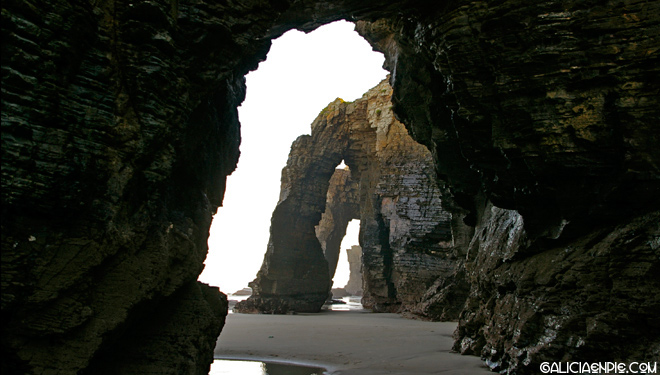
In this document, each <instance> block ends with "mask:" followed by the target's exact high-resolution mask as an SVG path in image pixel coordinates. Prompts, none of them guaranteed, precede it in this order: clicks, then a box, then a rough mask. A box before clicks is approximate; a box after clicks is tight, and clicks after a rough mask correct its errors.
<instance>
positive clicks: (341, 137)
mask: <svg viewBox="0 0 660 375" xmlns="http://www.w3.org/2000/svg"><path fill="white" fill-rule="evenodd" d="M391 96H392V89H391V87H390V86H389V84H388V82H387V80H385V81H383V82H381V83H380V84H379V85H377V86H376V87H374V88H372V89H371V90H369V91H368V92H367V93H366V94H364V95H363V97H362V98H360V99H358V100H356V101H355V102H352V103H346V102H344V101H343V100H341V99H337V100H335V101H334V102H332V103H330V104H329V105H328V106H327V107H326V108H325V109H323V110H322V111H321V113H320V114H319V116H318V117H317V118H316V119H315V120H314V122H313V123H312V132H311V135H303V136H300V137H299V138H298V139H296V141H295V142H294V143H293V145H292V146H291V152H290V154H289V160H288V161H287V165H286V167H285V168H284V169H283V170H282V186H281V192H280V200H279V202H278V204H277V207H276V208H275V211H274V212H273V216H272V219H271V231H270V233H271V238H270V241H269V243H268V249H267V251H266V255H265V257H264V262H263V265H262V267H261V269H260V270H259V272H258V274H257V278H256V279H255V280H254V281H253V282H251V283H250V286H251V287H252V290H253V294H252V296H251V297H250V298H249V299H248V300H246V301H244V302H240V303H239V304H237V305H236V307H235V310H236V311H239V312H265V313H273V312H275V313H288V312H291V311H297V312H318V311H319V310H320V309H321V307H322V306H323V303H324V302H325V301H326V300H327V299H328V298H329V296H330V287H331V279H332V276H333V275H334V270H335V268H336V265H337V257H338V254H339V246H340V244H341V239H342V238H343V235H344V234H345V232H346V226H347V225H348V222H349V221H350V220H351V219H354V218H357V219H360V223H361V224H360V246H361V247H362V259H363V262H362V273H363V278H364V280H363V286H364V297H363V305H365V306H366V307H368V308H372V309H373V310H375V311H380V312H386V311H387V312H399V311H411V310H415V311H420V310H418V309H414V308H413V306H415V305H416V304H417V303H419V302H421V298H422V296H423V294H424V291H425V290H426V289H427V288H428V286H429V285H431V284H433V282H434V281H435V280H437V279H439V278H441V279H443V280H445V279H446V278H447V277H448V276H450V275H455V274H456V272H458V270H459V269H462V268H463V262H462V258H463V257H464V256H465V253H462V251H464V250H465V249H466V248H467V243H458V244H455V243H454V238H453V236H452V232H454V231H461V230H464V227H465V225H464V224H462V223H461V221H460V220H453V218H452V215H451V214H450V213H449V212H448V211H446V210H445V209H443V208H442V206H441V194H442V193H441V191H440V189H439V188H438V186H437V185H436V181H435V178H434V177H433V176H432V175H433V160H432V159H431V155H430V153H429V151H428V150H427V149H426V148H425V147H424V146H422V145H420V144H418V143H417V142H415V141H414V140H413V139H412V138H411V137H410V136H409V135H408V133H407V131H406V129H405V127H404V126H403V124H401V123H400V122H399V121H397V120H396V119H395V118H394V113H393V112H392V109H391V108H392V105H391ZM342 160H345V162H346V165H348V166H349V167H350V171H348V170H337V169H335V166H336V165H337V164H339V162H340V161H342ZM459 217H460V215H459ZM452 225H453V226H454V227H455V228H452ZM452 229H453V230H452ZM329 263H330V264H329ZM326 270H327V271H326ZM460 274H461V275H463V276H464V273H460ZM455 285H460V287H462V288H463V291H462V292H458V293H455V296H463V298H462V299H461V298H456V299H455V300H453V301H447V300H445V301H443V303H444V304H447V305H450V306H451V307H453V308H452V309H451V310H452V311H454V315H453V316H445V318H449V319H451V318H454V319H456V318H457V317H458V312H460V310H461V307H462V305H463V302H464V301H465V296H466V295H467V286H466V284H465V283H464V282H463V283H460V282H458V283H456V284H455ZM447 287H448V288H451V287H450V286H447ZM437 304H438V305H439V304H441V303H440V302H438V303H437ZM441 309H442V308H441Z"/></svg>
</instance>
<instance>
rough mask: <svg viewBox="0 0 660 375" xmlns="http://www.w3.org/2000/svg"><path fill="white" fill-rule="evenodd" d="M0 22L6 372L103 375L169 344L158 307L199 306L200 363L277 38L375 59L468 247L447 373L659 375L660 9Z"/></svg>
mask: <svg viewBox="0 0 660 375" xmlns="http://www.w3.org/2000/svg"><path fill="white" fill-rule="evenodd" d="M2 9H3V11H2V41H3V42H2V54H1V58H2V67H1V70H2V111H1V116H2V172H1V173H2V181H1V183H2V189H1V191H0V197H1V199H2V201H1V203H2V224H1V225H2V228H1V229H2V240H1V241H2V321H3V326H2V335H1V336H2V339H1V340H2V354H3V355H2V371H3V372H8V373H11V372H15V373H44V372H46V371H49V372H52V373H59V374H76V373H82V372H84V371H85V369H89V371H92V370H95V369H99V368H103V367H104V365H105V364H107V363H109V362H108V361H111V360H112V359H111V358H112V356H108V355H107V354H108V353H121V352H122V350H121V348H122V347H123V346H125V345H126V344H127V343H128V342H130V340H131V339H132V336H131V333H130V332H135V331H136V330H137V328H138V327H140V329H144V330H147V329H148V327H149V326H152V324H153V322H159V323H163V322H162V321H161V320H159V319H156V316H159V317H161V316H164V315H161V314H162V313H163V312H162V310H161V309H159V308H158V307H159V306H165V305H167V306H172V305H178V304H181V306H191V309H192V310H190V311H199V312H201V311H204V310H205V309H201V308H200V309H199V310H195V309H197V307H199V305H198V304H197V303H188V302H186V301H190V300H197V301H199V303H200V304H206V305H207V306H208V309H209V310H206V311H207V312H206V313H204V314H205V315H206V318H204V319H201V320H200V321H201V322H204V323H202V324H201V325H200V327H202V326H204V327H213V328H209V329H206V330H204V332H206V333H205V334H206V336H207V337H206V340H202V341H203V342H210V340H212V339H215V337H216V336H217V333H218V332H219V330H220V326H221V324H222V314H223V313H224V312H223V311H226V308H225V307H223V306H224V304H223V302H222V301H223V297H222V295H221V294H220V293H218V292H217V291H213V290H208V292H209V293H206V292H203V293H202V295H204V296H206V297H204V298H201V297H200V298H198V299H195V297H193V296H194V295H195V294H196V293H197V291H199V290H207V288H206V287H204V286H202V285H197V288H192V287H190V285H191V283H194V281H195V279H196V277H197V276H198V275H199V273H200V271H201V269H202V263H203V260H204V257H205V254H206V238H207V236H208V227H209V224H210V220H211V215H212V214H213V213H214V212H215V210H216V208H217V206H218V205H220V204H221V202H222V195H223V191H224V181H225V176H226V175H227V174H228V173H230V172H231V171H232V170H233V168H234V167H235V163H236V159H237V157H238V144H239V139H240V137H239V129H238V120H237V115H236V106H237V105H238V104H239V103H240V102H241V101H242V99H243V94H244V89H245V86H244V81H243V76H244V74H245V73H246V72H248V71H249V70H250V69H254V68H256V66H257V63H258V61H260V60H262V59H264V58H265V54H266V51H267V49H268V47H269V43H270V40H271V39H272V38H275V37H277V36H279V35H281V33H283V32H284V31H286V30H288V29H291V28H299V29H301V30H312V29H314V28H315V27H317V26H319V25H321V24H323V23H327V22H331V21H333V20H336V19H341V18H346V19H350V20H355V21H361V22H359V29H360V31H361V32H362V34H363V35H364V36H365V37H366V38H367V39H369V40H370V41H371V43H372V45H373V46H374V47H376V48H378V49H380V50H382V51H383V52H384V53H385V55H386V58H387V66H388V69H389V70H390V71H391V73H392V78H391V83H392V86H393V89H394V94H393V102H394V111H395V113H396V114H397V116H398V118H399V119H400V120H401V121H402V122H403V123H404V124H405V125H406V127H407V128H408V129H409V132H410V134H411V135H412V137H413V138H414V139H416V140H417V141H419V142H421V143H423V144H424V145H426V146H427V147H428V148H429V150H430V151H431V154H432V158H433V159H432V160H433V163H434V167H435V171H434V172H435V173H434V174H433V176H435V177H437V178H438V180H439V182H438V186H439V187H440V188H441V189H442V190H443V195H442V196H443V205H445V206H446V208H447V209H448V210H450V211H451V212H452V214H453V215H454V214H456V215H455V216H453V218H454V220H455V218H456V217H463V216H464V219H465V222H466V223H468V224H469V225H470V227H471V228H477V230H476V232H475V237H474V240H472V238H471V237H472V235H471V230H470V229H469V228H465V229H464V230H461V231H457V232H455V233H454V239H455V240H456V238H458V239H459V241H461V242H462V243H467V244H468V245H469V246H468V245H465V247H462V248H463V249H465V251H467V250H468V249H469V250H470V252H469V253H468V254H469V257H468V258H467V261H466V264H465V272H466V277H467V279H468V281H469V282H470V287H471V292H470V296H469V299H468V301H467V304H466V308H465V310H464V312H463V314H462V316H461V321H460V323H459V329H458V337H457V340H458V341H457V342H458V343H460V346H461V350H464V351H466V352H473V353H476V354H481V355H484V356H485V357H486V358H487V359H488V360H489V361H490V362H491V363H494V364H496V365H497V366H499V367H500V368H502V371H509V372H510V373H521V374H522V373H534V372H535V371H536V369H537V367H536V368H535V367H534V365H535V363H536V362H537V361H538V360H540V359H541V358H553V359H555V360H560V359H564V360H580V359H588V358H599V359H600V358H623V359H626V360H640V359H643V358H657V357H658V355H659V354H658V353H660V349H659V347H660V344H659V341H658V337H660V328H659V325H658V324H657V314H654V313H653V312H655V311H658V310H660V303H659V302H658V300H657V297H655V296H657V294H658V293H657V290H658V276H657V275H658V274H659V273H658V263H659V262H660V261H659V260H658V252H659V251H660V250H659V246H658V238H659V237H658V233H657V217H656V216H654V215H657V211H658V210H660V202H659V199H658V196H660V194H658V193H659V192H660V186H659V185H660V183H659V181H660V171H659V169H658V165H660V151H659V150H660V148H659V147H658V143H659V137H660V132H658V129H657V124H658V123H660V103H659V101H660V99H659V95H658V91H659V89H660V87H659V86H658V85H660V83H659V82H660V80H659V79H657V77H658V76H659V75H660V74H659V69H660V61H659V60H660V58H659V57H658V56H659V55H658V49H659V48H660V41H659V40H658V38H657V35H659V34H660V30H659V29H660V23H658V19H659V18H660V3H658V2H657V1H650V2H637V1H628V0H624V1H618V2H586V1H571V0H569V1H544V2H527V1H522V0H506V1H500V2H497V3H492V2H489V3H484V2H470V1H462V0H461V1H454V2H450V3H442V4H438V2H437V1H415V2H408V1H387V2H385V1H352V0H345V1H332V2H329V1H327V2H326V1H297V2H295V3H294V2H290V1H286V0H284V1H278V2H270V3H268V4H265V3H264V2H261V1H241V2H240V4H237V3H230V2H216V1H214V2H205V1H196V2H186V1H178V2H168V1H123V0H122V1H119V0H116V1H113V0H107V1H95V2H84V1H83V2H67V1H36V0H35V1H16V0H7V1H4V2H3V5H2ZM489 202H491V203H489ZM492 206H495V207H497V208H496V209H493V208H492ZM500 210H504V211H500ZM374 212H375V211H374ZM498 223H499V224H498ZM374 224H376V225H377V224H378V223H377V222H376V223H373V222H365V223H363V225H365V226H373V225H374ZM506 233H509V234H506ZM374 240H375V239H371V238H368V239H367V241H370V243H377V242H376V241H374ZM470 243H472V245H470ZM482 244H483V245H482ZM491 248H492V249H501V250H498V251H496V252H494V253H493V257H490V256H489V254H490V251H491ZM562 251H563V252H565V253H566V255H565V256H566V258H565V259H570V260H572V261H573V260H575V264H573V265H571V266H570V267H569V268H566V269H565V270H564V268H562V269H561V270H560V268H561V267H563V266H558V265H556V264H555V263H556V262H559V263H560V264H561V260H560V257H559V254H560V253H561V252H562ZM475 252H476V253H475ZM546 253H547V254H546ZM512 254H513V255H512ZM541 260H555V261H556V262H555V263H550V264H548V263H547V262H542V261H541ZM564 263H565V262H564ZM605 265H607V266H605ZM544 272H547V273H548V275H551V276H548V275H545V273H544ZM385 273H387V272H385ZM380 274H382V272H381V273H380ZM532 274H534V275H536V274H538V275H539V277H538V278H537V277H534V278H533V280H534V281H533V282H531V281H530V280H532V279H530V278H529V275H532ZM541 275H544V276H543V277H541ZM523 276H524V277H523ZM546 276H547V277H546ZM369 277H372V276H369ZM376 279H377V278H374V280H376ZM500 280H505V281H504V282H501V281H500ZM514 280H528V281H525V282H519V281H514ZM547 280H550V281H547ZM552 280H555V281H552ZM553 282H556V284H552V283H553ZM431 288H435V289H436V290H437V291H438V293H439V294H442V293H443V291H444V290H445V289H444V286H443V284H442V283H436V284H433V285H431ZM375 290H376V289H375V288H374V289H372V292H373V291H375ZM381 290H382V291H387V290H394V289H392V288H390V286H388V284H387V283H383V285H382V289H381ZM427 291H428V290H427ZM378 293H380V292H378ZM425 293H426V292H425ZM209 294H212V295H214V296H215V297H213V298H210V296H209ZM372 295H374V294H373V293H372ZM378 295H380V294H378ZM447 295H449V294H447ZM498 295H500V296H502V299H501V300H498V299H497V296H498ZM434 296H435V294H434V293H429V294H428V295H427V297H428V298H427V301H428V302H429V304H427V305H425V306H427V307H428V308H429V309H431V310H433V308H432V307H433V306H434V304H433V303H432V301H433V298H434ZM207 297H208V298H207ZM578 297H579V298H581V299H583V300H586V301H587V302H588V303H587V302H579V301H578V302H577V303H576V304H575V305H570V301H571V299H572V298H578ZM374 298H375V297H374ZM379 298H380V297H379ZM610 299H611V300H612V301H615V302H616V303H609V302H607V303H605V302H603V301H609V300H610ZM177 301H179V302H177ZM204 301H206V302H204ZM592 302H593V303H592ZM387 303H388V302H387V298H384V299H382V300H381V301H380V306H386V305H387ZM569 305H570V306H569ZM193 306H197V307H193ZM392 306H394V305H392ZM594 306H597V309H598V312H596V310H595V309H596V307H594ZM427 307H423V308H424V309H426V308H427ZM623 308H625V311H623V310H622V309H623ZM211 310H212V311H213V312H211ZM181 316H185V317H186V318H183V319H184V320H186V323H185V324H188V323H190V322H189V320H188V319H189V318H188V317H189V316H190V315H189V314H184V315H181ZM179 317H180V316H176V317H175V316H172V317H171V319H179ZM519 317H520V318H521V319H520V321H521V322H522V323H518V318H519ZM214 319H216V323H213V324H211V322H212V321H213V320H214ZM180 323H181V324H184V323H183V322H180ZM190 324H191V325H193V326H194V324H195V323H194V322H193V323H190ZM498 324H499V325H498ZM161 325H162V324H161ZM152 327H154V329H156V330H157V329H158V327H155V326H152ZM200 327H198V328H195V329H199V328H200ZM494 327H495V328H494ZM497 327H501V331H497V330H495V329H500V328H497ZM191 329H192V331H193V332H194V331H195V329H193V328H192V327H191ZM555 331H556V335H555V334H554V333H553V332H555ZM518 332H520V334H518ZM571 337H573V338H572V339H571ZM585 337H586V338H585ZM579 338H583V339H584V340H580V339H579ZM170 340H171V343H172V345H174V346H177V345H179V343H178V341H179V339H178V338H176V337H174V336H171V337H170ZM186 340H188V339H183V338H182V339H181V342H184V341H186ZM470 340H472V342H470ZM188 342H192V341H188ZM203 342H198V343H196V344H193V345H190V346H186V345H183V346H179V347H180V348H183V347H184V346H185V347H187V348H188V349H186V351H188V350H189V351H190V352H189V353H188V354H187V355H185V356H184V357H185V358H180V359H179V360H176V361H178V364H179V367H178V368H179V369H182V370H181V372H184V373H204V371H205V370H207V369H208V361H209V360H210V349H209V348H208V345H206V344H203ZM625 342H629V343H635V345H630V346H629V347H628V349H622V345H623V344H622V343H625ZM537 343H540V344H538V345H537ZM642 346H643V347H642ZM463 348H465V349H463ZM519 348H527V349H523V350H522V351H521V352H519ZM516 353H523V354H522V355H518V354H516ZM118 355H119V354H118ZM123 358H126V357H123ZM200 358H206V359H204V360H202V359H200ZM131 360H132V361H136V362H135V364H134V365H135V366H140V364H139V361H149V360H151V359H149V358H147V357H146V356H145V357H144V358H132V359H131ZM127 368H128V367H127ZM136 368H137V367H136Z"/></svg>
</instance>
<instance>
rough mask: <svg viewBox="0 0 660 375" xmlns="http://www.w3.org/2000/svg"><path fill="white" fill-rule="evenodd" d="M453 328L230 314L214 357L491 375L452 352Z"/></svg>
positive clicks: (336, 315)
mask: <svg viewBox="0 0 660 375" xmlns="http://www.w3.org/2000/svg"><path fill="white" fill-rule="evenodd" d="M455 328H456V323H447V322H424V321H418V320H410V319H404V318H402V317H400V316H399V315H397V314H374V313H371V312H369V311H365V310H354V311H324V312H322V313H319V314H297V315H261V314H229V316H228V317H227V323H226V325H225V327H224V328H223V330H222V333H221V334H220V338H219V339H218V343H217V346H216V348H215V357H216V358H222V359H243V360H262V361H269V362H279V361H281V362H289V363H298V364H306V365H311V366H319V367H324V368H326V369H328V373H329V374H333V375H339V374H341V375H371V374H391V375H412V374H452V375H458V374H492V373H491V372H490V371H489V370H488V368H487V367H485V365H484V364H483V362H482V361H481V360H479V358H478V357H474V356H462V355H460V354H457V353H452V352H451V351H450V350H451V346H452V344H453V340H452V337H451V336H452V333H453V332H454V329H455Z"/></svg>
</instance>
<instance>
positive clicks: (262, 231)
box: [199, 21, 387, 293]
mask: <svg viewBox="0 0 660 375" xmlns="http://www.w3.org/2000/svg"><path fill="white" fill-rule="evenodd" d="M383 62H384V57H383V55H382V54H380V53H376V52H373V51H372V48H371V46H370V45H369V44H368V43H367V42H366V41H365V40H364V39H363V38H362V37H361V36H359V35H358V34H357V33H356V32H355V31H354V24H353V23H350V22H346V21H338V22H334V23H331V24H327V25H324V26H321V27H319V28H318V29H316V30H315V31H313V32H310V33H308V34H305V33H303V32H300V31H296V30H292V31H289V32H287V33H285V34H284V35H282V36H281V37H280V38H278V39H276V40H274V41H273V44H272V47H271V49H270V52H269V53H268V56H267V59H266V61H264V62H262V63H261V64H260V65H259V68H258V70H255V71H253V72H251V73H250V74H248V75H247V76H246V82H247V95H246V99H245V101H244V102H243V104H242V105H241V107H239V117H240V122H241V133H242V134H241V138H242V140H241V157H240V160H239V163H238V168H237V170H236V171H235V172H234V173H232V175H231V176H229V177H228V179H227V188H226V192H225V198H224V204H223V207H220V208H219V209H218V212H217V214H216V215H215V217H214V219H213V223H212V226H211V229H210V237H209V240H208V244H209V252H208V256H207V259H206V261H205V269H204V272H203V273H202V274H201V275H200V277H199V280H200V281H202V282H205V283H208V284H210V285H214V286H219V287H220V289H221V290H222V291H223V292H225V293H233V292H234V291H238V290H241V289H243V288H245V287H246V286H247V285H248V282H250V281H252V279H254V275H255V274H256V272H257V271H258V270H259V267H260V266H261V264H262V260H263V257H264V252H265V250H266V245H267V243H268V239H269V228H270V220H271V214H272V212H273V208H274V207H275V204H276V203H277V201H278V198H279V188H280V177H281V170H282V167H283V166H284V165H285V164H286V160H287V157H288V154H289V148H290V145H291V143H292V141H293V140H294V139H295V138H296V137H298V136H299V135H300V134H306V133H310V124H311V122H312V120H313V119H314V118H315V117H316V116H317V115H318V113H319V111H321V109H323V108H324V107H325V106H326V105H327V104H328V103H329V102H331V101H333V100H334V99H335V98H337V97H341V98H343V99H345V100H353V99H357V98H359V97H361V96H362V94H363V93H364V92H366V91H367V90H368V89H369V88H371V87H373V86H374V85H375V84H377V83H378V82H379V81H381V80H382V79H383V78H384V77H385V76H386V74H387V72H386V71H385V70H383V69H382V68H381V67H382V65H383ZM355 244H357V242H356V243H355Z"/></svg>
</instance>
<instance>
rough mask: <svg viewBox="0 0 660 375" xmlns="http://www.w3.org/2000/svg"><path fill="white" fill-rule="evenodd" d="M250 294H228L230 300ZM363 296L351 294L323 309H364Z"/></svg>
mask: <svg viewBox="0 0 660 375" xmlns="http://www.w3.org/2000/svg"><path fill="white" fill-rule="evenodd" d="M248 297H250V296H235V295H233V294H229V295H227V299H228V300H230V301H236V302H237V301H244V300H246V299H248ZM361 298H362V297H358V296H349V297H343V298H340V299H341V300H342V301H344V302H345V303H340V304H332V305H324V306H323V309H326V310H332V311H349V310H362V309H363V308H364V307H362V303H361V302H360V300H361ZM232 307H233V303H231V304H230V307H229V313H230V314H233V312H234V311H233V309H232Z"/></svg>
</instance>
